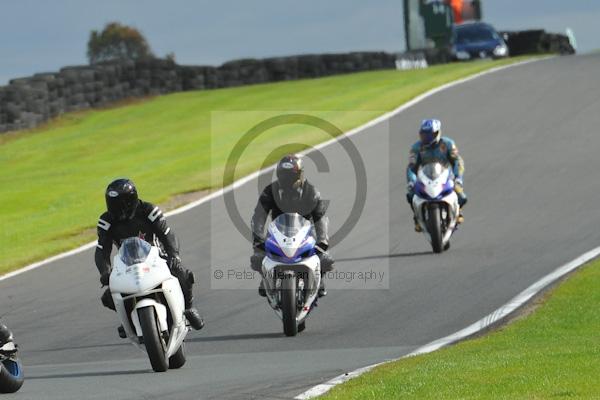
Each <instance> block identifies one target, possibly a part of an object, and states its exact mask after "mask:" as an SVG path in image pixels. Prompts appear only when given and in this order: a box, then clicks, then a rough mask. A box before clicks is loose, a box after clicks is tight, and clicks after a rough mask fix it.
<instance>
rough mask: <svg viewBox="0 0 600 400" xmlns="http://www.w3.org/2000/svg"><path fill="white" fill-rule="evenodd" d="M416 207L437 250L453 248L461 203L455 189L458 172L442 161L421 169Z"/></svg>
mask: <svg viewBox="0 0 600 400" xmlns="http://www.w3.org/2000/svg"><path fill="white" fill-rule="evenodd" d="M414 192H415V195H414V196H413V210H414V212H415V217H416V218H417V221H418V222H419V224H420V225H421V228H422V231H423V233H424V234H425V236H427V238H428V239H429V241H430V242H431V247H432V248H433V252H434V253H441V252H442V251H444V250H448V249H449V248H450V237H451V236H452V234H453V233H454V231H455V230H456V221H457V219H458V215H459V211H460V207H459V205H458V196H457V195H456V192H455V191H454V174H453V173H452V171H451V170H450V168H449V167H448V166H447V165H443V164H441V163H439V162H433V163H429V164H425V165H423V166H421V167H420V168H419V171H418V172H417V182H416V184H415V186H414Z"/></svg>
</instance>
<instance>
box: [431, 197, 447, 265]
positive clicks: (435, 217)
mask: <svg viewBox="0 0 600 400" xmlns="http://www.w3.org/2000/svg"><path fill="white" fill-rule="evenodd" d="M428 211H429V215H428V217H429V218H428V219H427V230H428V231H429V236H430V237H431V247H432V249H433V252H434V253H441V252H442V251H444V248H443V245H442V218H441V214H440V213H441V210H440V206H439V204H435V203H433V204H430V205H429V209H428Z"/></svg>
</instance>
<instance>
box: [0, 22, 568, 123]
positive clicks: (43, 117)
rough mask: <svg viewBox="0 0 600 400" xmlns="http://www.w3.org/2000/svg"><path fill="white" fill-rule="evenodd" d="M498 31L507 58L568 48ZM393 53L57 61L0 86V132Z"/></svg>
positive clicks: (371, 63)
mask: <svg viewBox="0 0 600 400" xmlns="http://www.w3.org/2000/svg"><path fill="white" fill-rule="evenodd" d="M501 34H502V35H503V36H504V38H505V39H506V41H507V44H508V47H509V51H510V54H511V55H512V56H517V55H521V54H532V53H533V54H535V53H559V54H573V53H575V50H574V49H573V47H572V46H571V44H570V43H569V39H568V38H567V36H565V35H560V34H551V33H547V32H545V31H543V30H528V31H519V32H502V33H501ZM399 57H400V58H408V59H409V60H411V61H414V60H422V59H425V60H426V61H427V65H434V64H442V63H446V62H449V61H450V53H449V51H448V50H447V49H427V50H422V51H416V52H411V53H405V54H404V55H400V56H399ZM396 58H397V55H396V54H392V53H385V52H354V53H345V54H318V55H300V56H291V57H276V58H266V59H244V60H235V61H230V62H227V63H225V64H223V65H221V66H220V67H210V66H186V65H177V64H175V63H174V62H173V61H170V60H165V59H149V60H139V61H116V62H109V63H102V64H95V65H86V66H74V67H65V68H62V69H61V70H60V71H59V72H55V73H41V74H35V75H33V76H31V77H26V78H19V79H13V80H11V81H10V82H9V84H8V85H6V86H2V87H0V133H2V132H8V131H14V130H19V129H29V128H33V127H35V126H37V125H39V124H40V123H42V122H44V121H47V120H49V119H50V118H52V117H55V116H58V115H60V114H63V113H65V112H69V111H78V110H85V109H88V108H92V107H101V106H106V105H109V104H111V103H114V102H115V101H118V100H122V99H127V98H136V97H145V96H153V95H160V94H165V93H173V92H179V91H185V90H204V89H216V88H225V87H233V86H241V85H250V84H255V83H266V82H277V81H286V80H295V79H303V78H316V77H322V76H329V75H335V74H343V73H350V72H360V71H370V70H378V69H392V68H395V66H396Z"/></svg>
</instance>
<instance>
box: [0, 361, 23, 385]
mask: <svg viewBox="0 0 600 400" xmlns="http://www.w3.org/2000/svg"><path fill="white" fill-rule="evenodd" d="M23 382H24V376H23V367H22V365H21V360H19V359H18V358H15V359H12V358H7V359H5V360H2V363H1V364H0V393H14V392H16V391H17V390H19V389H21V386H23Z"/></svg>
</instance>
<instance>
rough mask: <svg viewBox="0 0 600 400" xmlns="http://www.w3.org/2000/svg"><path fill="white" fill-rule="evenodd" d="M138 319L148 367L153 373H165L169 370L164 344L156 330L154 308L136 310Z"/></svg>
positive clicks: (158, 330)
mask: <svg viewBox="0 0 600 400" xmlns="http://www.w3.org/2000/svg"><path fill="white" fill-rule="evenodd" d="M138 317H139V318H140V327H141V328H142V334H143V336H144V346H146V353H148V358H149V359H150V365H152V369H153V370H154V371H155V372H165V371H166V370H167V369H169V364H168V360H167V357H166V355H165V348H164V342H163V339H162V337H161V335H160V329H158V321H157V319H156V313H155V312H154V307H142V308H140V309H138Z"/></svg>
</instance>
